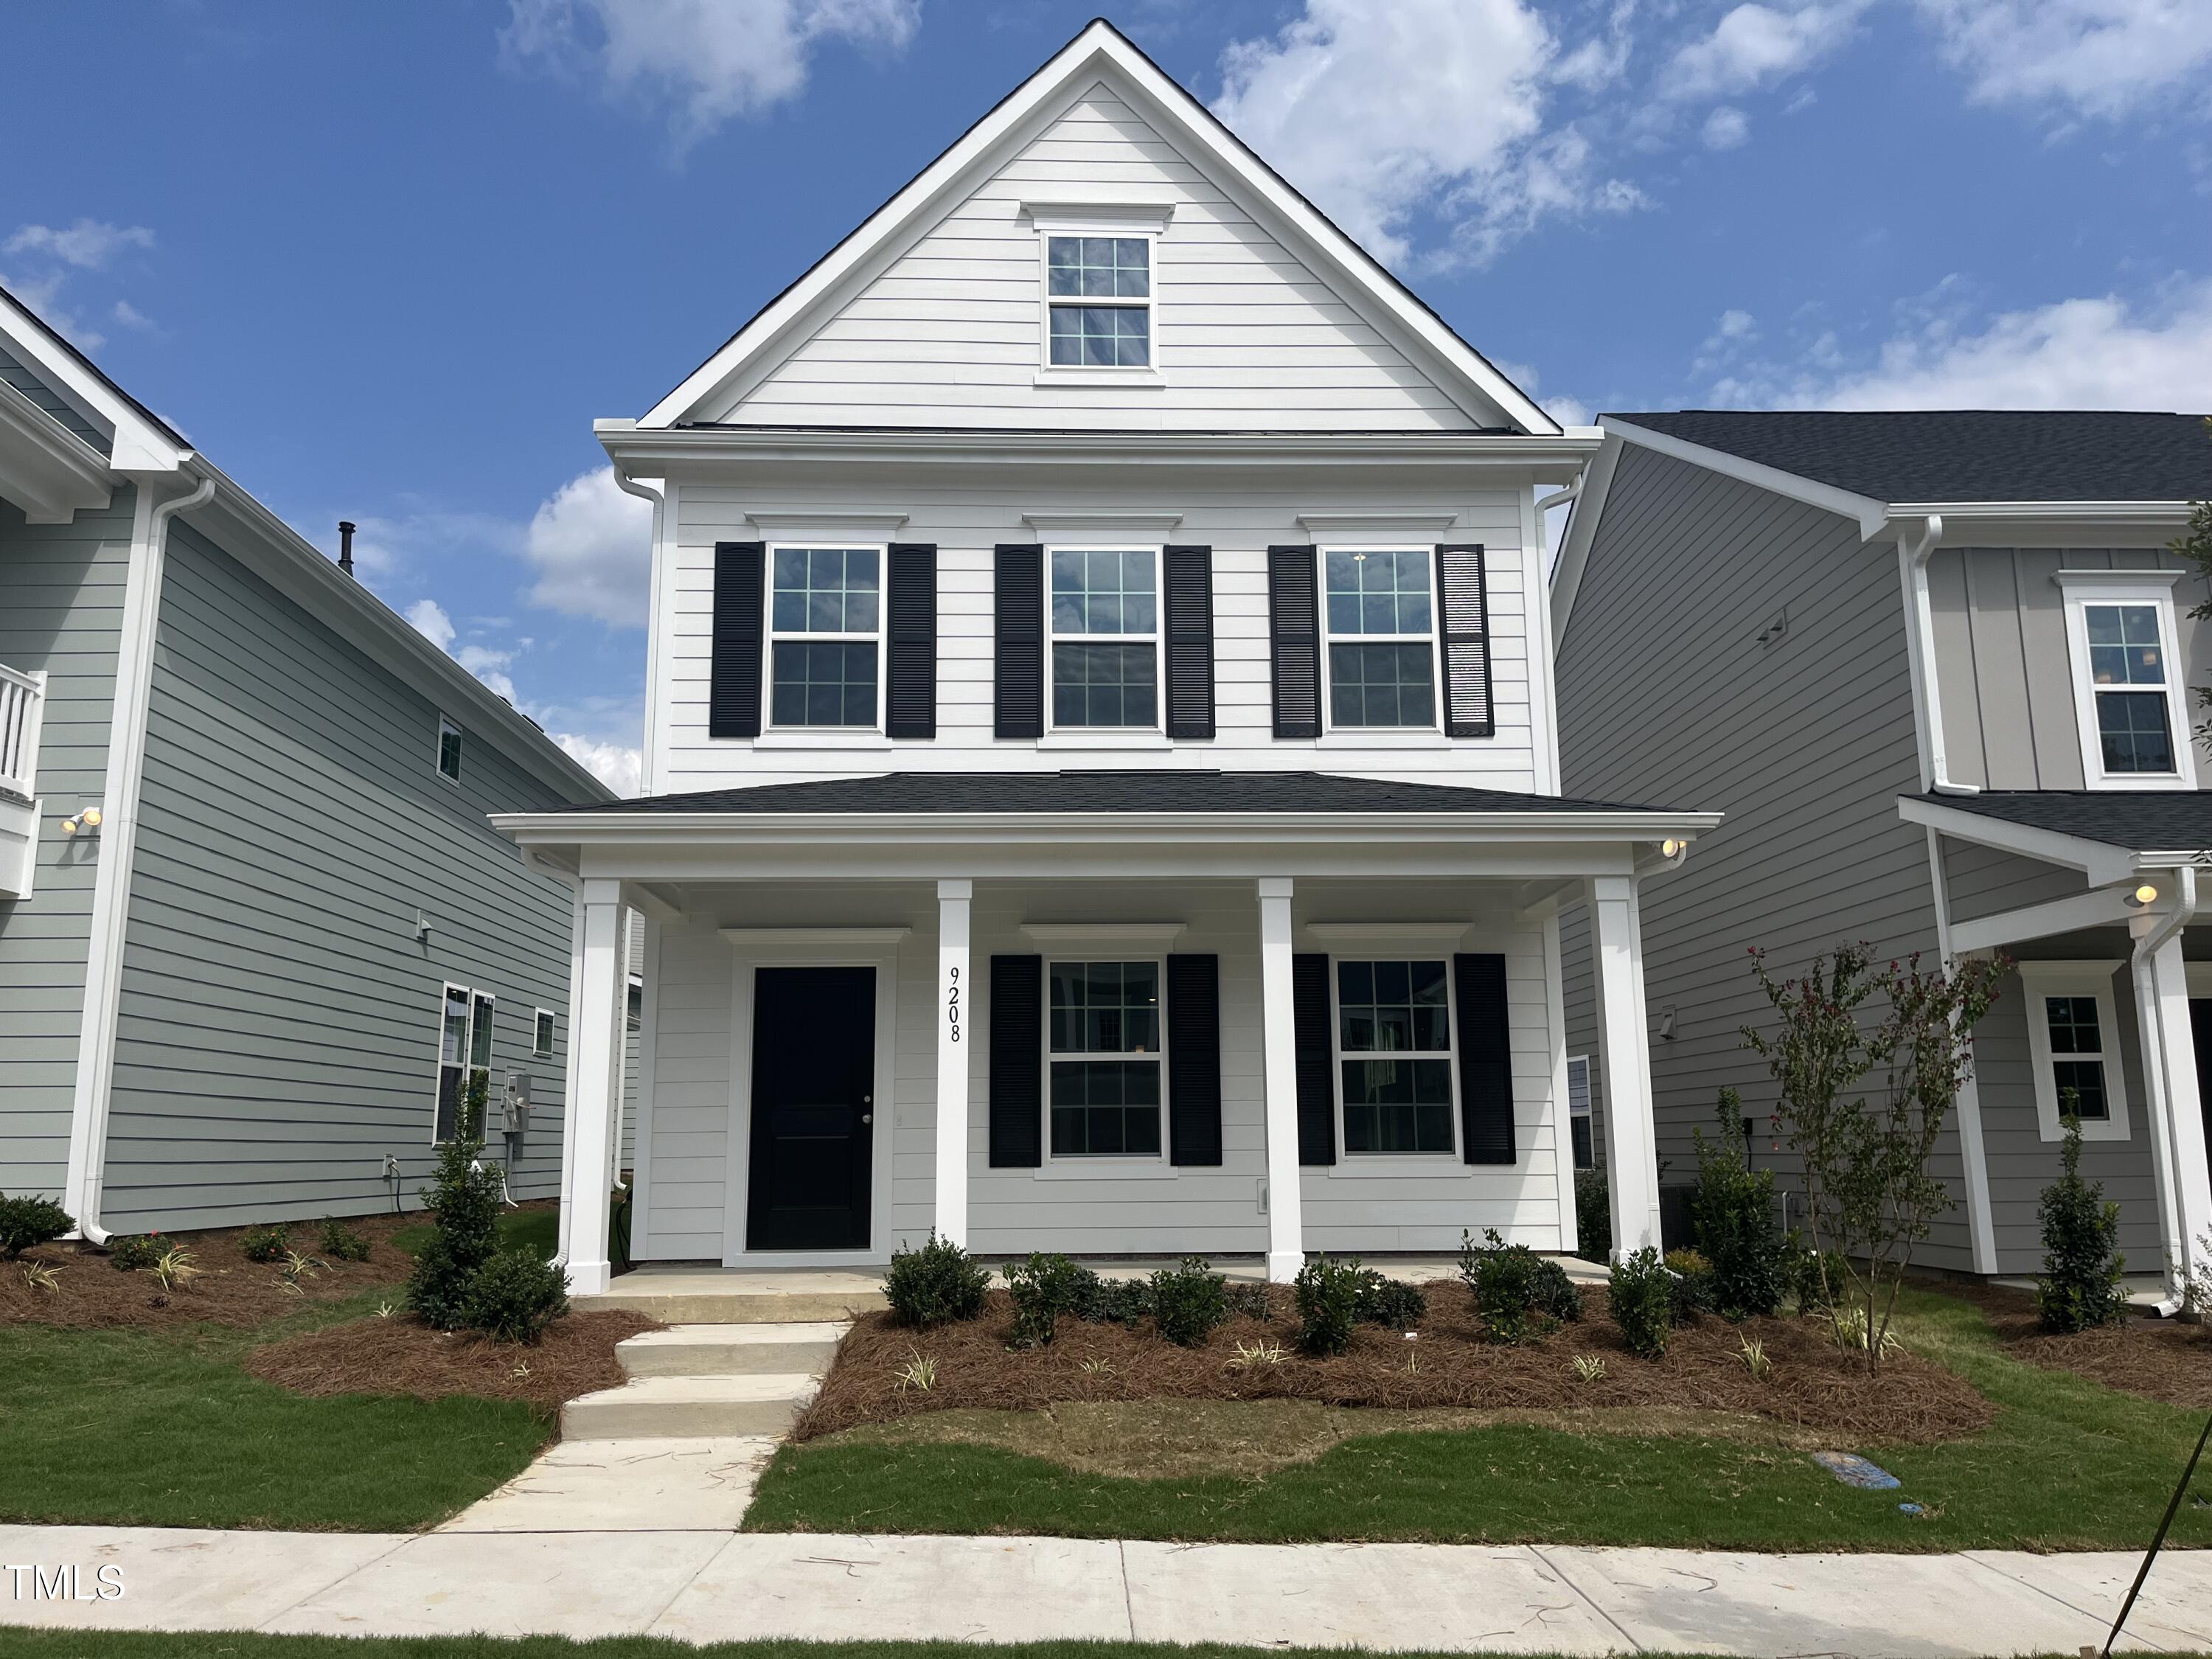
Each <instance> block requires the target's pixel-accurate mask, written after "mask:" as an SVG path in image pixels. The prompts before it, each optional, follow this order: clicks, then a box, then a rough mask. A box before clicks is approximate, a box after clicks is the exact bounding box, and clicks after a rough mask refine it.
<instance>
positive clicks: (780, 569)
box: [769, 547, 881, 634]
mask: <svg viewBox="0 0 2212 1659" xmlns="http://www.w3.org/2000/svg"><path fill="white" fill-rule="evenodd" d="M880 562H881V561H880V559H879V558H878V554H877V552H876V550H875V549H873V548H872V547H855V548H842V547H812V548H799V547H779V548H777V549H776V550H775V560H774V562H773V563H774V569H775V592H774V593H773V595H772V596H771V598H770V601H769V622H770V624H771V626H772V627H773V628H774V629H775V631H776V632H778V633H789V634H872V633H873V632H875V629H876V617H877V607H878V597H879V596H878V582H879V580H880V574H881V573H880V570H879V568H878V567H879V565H880Z"/></svg>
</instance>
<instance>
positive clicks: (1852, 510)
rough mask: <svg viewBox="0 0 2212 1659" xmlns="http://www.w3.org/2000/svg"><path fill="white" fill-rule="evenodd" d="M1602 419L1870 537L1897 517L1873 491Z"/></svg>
mask: <svg viewBox="0 0 2212 1659" xmlns="http://www.w3.org/2000/svg"><path fill="white" fill-rule="evenodd" d="M1598 424H1599V425H1600V426H1601V427H1603V428H1605V430H1606V431H1607V432H1613V433H1619V434H1620V435H1621V436H1622V437H1624V438H1626V439H1627V440H1628V441H1630V442H1632V443H1634V444H1636V445H1638V446H1639V447H1643V448H1644V449H1649V450H1650V451H1652V452H1653V453H1656V454H1660V455H1670V456H1672V457H1673V458H1674V459H1676V460H1678V461H1687V462H1689V463H1690V465H1692V466H1702V467H1704V468H1705V470H1706V471H1709V472H1717V473H1719V474H1720V475H1721V476H1722V477H1726V478H1734V479H1735V480H1736V481H1737V482H1738V483H1747V484H1750V485H1751V486H1753V488H1754V489H1766V490H1771V491H1772V492H1773V493H1774V494H1775V495H1787V496H1789V497H1790V499H1791V500H1792V501H1803V502H1804V503H1805V504H1806V505H1807V506H1808V507H1820V508H1821V509H1822V510H1823V511H1825V512H1829V513H1841V514H1842V515H1843V516H1844V518H1846V519H1853V520H1857V522H1858V525H1859V528H1860V530H1861V531H1862V532H1863V533H1864V535H1865V536H1866V537H1867V538H1868V539H1869V540H1871V539H1872V538H1874V537H1875V535H1876V534H1877V533H1879V532H1880V531H1881V527H1882V526H1883V524H1884V523H1885V522H1887V520H1888V519H1889V518H1890V516H1891V508H1890V507H1889V506H1888V505H1887V503H1886V502H1882V501H1875V500H1874V499H1873V498H1872V497H1871V496H1867V495H1859V494H1857V492H1855V491H1852V490H1849V489H1837V488H1836V486H1835V485H1833V484H1824V483H1817V482H1816V481H1814V479H1811V478H1808V477H1802V475H1800V474H1798V473H1796V472H1784V471H1783V470H1782V469H1781V468H1780V467H1778V466H1768V465H1765V463H1763V462H1760V461H1747V460H1746V459H1744V458H1743V457H1742V456H1741V455H1731V454H1730V453H1729V452H1728V451H1727V450H1725V449H1714V448H1711V447H1709V446H1707V445H1705V444H1693V443H1692V442H1690V441H1689V440H1687V439H1686V438H1677V437H1675V436H1674V435H1672V434H1669V433H1665V432H1656V431H1654V430H1653V429H1652V428H1650V427H1647V426H1638V425H1637V424H1636V422H1633V421H1624V420H1621V419H1620V418H1619V417H1618V416H1610V415H1608V416H1606V417H1605V418H1604V419H1603V420H1601V421H1600V422H1598Z"/></svg>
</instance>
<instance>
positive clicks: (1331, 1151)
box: [1291, 951, 1336, 1164]
mask: <svg viewBox="0 0 2212 1659" xmlns="http://www.w3.org/2000/svg"><path fill="white" fill-rule="evenodd" d="M1328 1022H1329V1000H1328V957H1327V956H1326V955H1324V954H1322V953H1320V952H1315V953H1312V954H1308V953H1307V952H1305V951H1300V952H1299V953H1298V954H1297V955H1296V956H1294V957H1291V1034H1292V1035H1291V1051H1292V1053H1293V1054H1296V1056H1297V1073H1298V1162H1299V1163H1301V1164H1334V1163H1335V1162H1336V1060H1335V1055H1334V1048H1335V1045H1334V1043H1333V1042H1330V1041H1329V1035H1330V1034H1329V1024H1328Z"/></svg>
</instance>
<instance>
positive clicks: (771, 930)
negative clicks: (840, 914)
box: [717, 927, 914, 951]
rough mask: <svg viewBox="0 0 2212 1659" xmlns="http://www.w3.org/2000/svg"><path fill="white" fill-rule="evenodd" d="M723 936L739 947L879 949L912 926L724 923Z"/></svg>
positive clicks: (899, 936)
mask: <svg viewBox="0 0 2212 1659" xmlns="http://www.w3.org/2000/svg"><path fill="white" fill-rule="evenodd" d="M717 931H718V932H720V934H721V935H722V937H723V938H724V939H727V940H728V941H729V942H730V943H731V944H732V945H736V946H738V948H739V949H740V950H745V951H757V950H771V951H772V950H778V949H781V948H783V947H785V946H788V945H804V946H805V947H807V948H809V949H817V948H818V949H838V948H842V947H843V946H846V945H855V946H858V945H866V946H869V947H871V948H877V949H879V948H881V947H882V946H884V945H896V944H897V943H898V942H899V941H900V940H901V939H904V938H905V937H906V936H907V935H908V933H912V932H913V931H914V929H912V928H911V927H723V928H720V929H718V930H717Z"/></svg>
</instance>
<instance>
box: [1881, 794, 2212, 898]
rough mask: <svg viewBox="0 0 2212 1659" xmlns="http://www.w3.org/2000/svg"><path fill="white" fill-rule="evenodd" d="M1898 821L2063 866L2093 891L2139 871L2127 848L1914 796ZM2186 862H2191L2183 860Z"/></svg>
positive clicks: (1905, 798)
mask: <svg viewBox="0 0 2212 1659" xmlns="http://www.w3.org/2000/svg"><path fill="white" fill-rule="evenodd" d="M1897 815H1898V817H1901V818H1903V819H1904V820H1905V822H1906V823H1920V824H1925V825H1927V826H1928V827H1929V829H1934V830H1936V832H1937V833H1938V834H1940V835H1945V836H1950V837H1951V839H1952V840H1954V841H1964V842H1972V843H1973V844H1974V845H1975V846H1977V847H1988V848H1995V849H1996V851H1998V852H2000V853H2017V854H2020V856H2021V857H2022V858H2029V859H2039V860H2042V862H2044V863H2045V864H2060V865H2064V866H2067V867H2068V868H2069V869H2074V870H2079V871H2081V872H2083V873H2084V874H2085V875H2086V876H2087V878H2088V882H2089V885H2090V886H2092V887H2103V886H2106V885H2109V884H2111V883H2113V882H2116V881H2124V880H2126V879H2127V878H2128V877H2129V876H2130V875H2132V874H2133V873H2134V872H2136V868H2137V867H2138V866H2139V863H2140V861H2141V860H2139V858H2138V855H2137V854H2134V853H2131V852H2130V851H2129V850H2128V849H2127V848H2124V847H2114V846H2112V845H2111V844H2109V843H2108V842H2101V841H2089V840H2087V839H2086V838H2084V837H2083V836H2065V835H2061V834H2059V833H2058V831H2057V830H2055V829H2036V828H2034V827H2033V826H2032V825H2029V824H2024V823H2007V822H2006V821H2005V820H2004V819H2002V818H1995V817H1989V816H1988V815H1987V814H1985V813H1982V812H1972V811H1965V810H1963V809H1961V808H1960V807H1956V806H1945V805H1942V803H1940V802H1937V801H1930V800H1920V799H1917V798H1915V797H1913V796H1911V795H1900V796H1899V797H1898V798H1897ZM2181 861H2182V862H2184V863H2186V862H2188V859H2187V858H2186V857H2184V858H2183V859H2182V860H2181Z"/></svg>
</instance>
